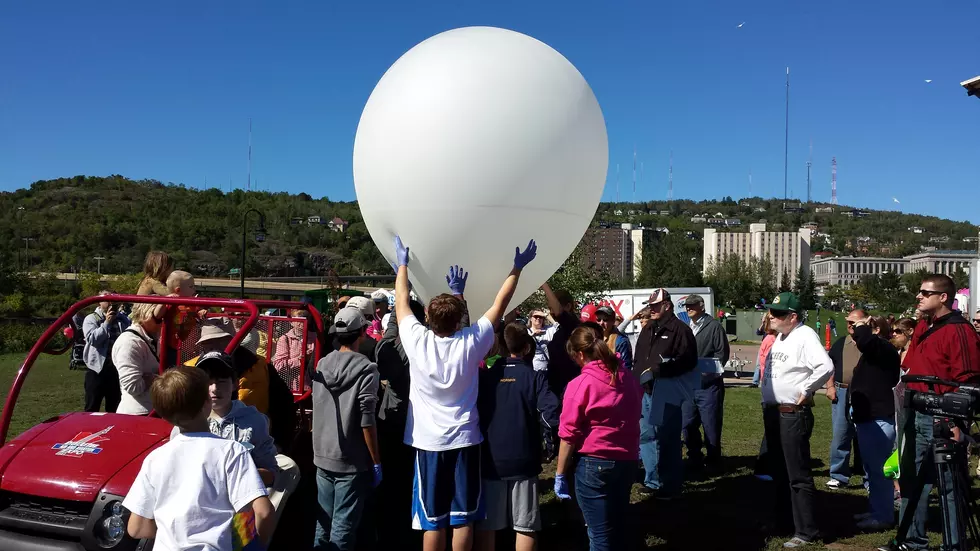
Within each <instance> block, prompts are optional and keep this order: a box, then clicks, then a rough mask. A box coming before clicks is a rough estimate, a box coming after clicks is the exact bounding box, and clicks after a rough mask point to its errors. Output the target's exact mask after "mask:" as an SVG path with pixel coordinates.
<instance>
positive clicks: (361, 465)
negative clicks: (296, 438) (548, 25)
mask: <svg viewBox="0 0 980 551" xmlns="http://www.w3.org/2000/svg"><path fill="white" fill-rule="evenodd" d="M378 383H379V377H378V366H377V365H375V364H374V363H372V362H371V361H370V360H368V358H367V356H365V355H363V354H359V353H357V352H341V351H339V350H335V351H333V352H331V353H330V354H327V356H326V357H324V358H322V359H321V360H320V362H319V363H318V364H317V365H316V372H315V373H314V374H313V463H314V464H315V465H316V466H317V467H319V468H321V469H323V470H325V471H331V472H335V473H356V472H363V471H369V470H371V465H372V461H371V456H370V454H369V453H368V449H367V444H366V443H365V442H364V433H363V431H362V429H363V428H364V427H372V426H374V425H375V419H374V412H375V409H376V406H377V403H378Z"/></svg>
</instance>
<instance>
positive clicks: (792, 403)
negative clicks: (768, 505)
mask: <svg viewBox="0 0 980 551" xmlns="http://www.w3.org/2000/svg"><path fill="white" fill-rule="evenodd" d="M769 313H770V314H771V315H772V321H771V322H770V327H771V328H772V329H773V330H775V331H776V332H777V333H778V335H777V337H776V341H775V342H774V343H773V345H772V349H771V351H770V352H769V358H768V359H767V360H766V369H765V375H764V378H763V380H762V385H761V388H762V420H763V423H764V424H765V431H766V443H767V444H768V449H769V458H770V462H771V465H770V466H771V468H772V477H773V480H774V482H775V485H776V491H777V499H776V514H777V515H778V516H779V517H780V518H778V519H777V523H778V524H779V525H777V527H776V528H777V529H779V528H783V527H784V526H785V527H786V528H789V525H790V524H792V525H793V529H794V536H793V539H791V540H789V541H788V542H786V543H784V544H783V547H785V548H790V549H792V548H798V547H803V546H805V545H809V544H811V543H814V541H815V540H816V539H817V538H818V537H819V535H820V532H819V529H818V527H817V522H816V519H815V516H814V515H815V507H814V501H815V499H816V493H817V490H816V488H814V486H813V477H812V476H810V434H811V433H812V432H813V412H812V411H811V409H810V408H811V406H812V405H813V393H814V392H816V391H817V390H818V389H819V388H821V387H823V386H824V383H826V382H827V380H828V379H830V376H831V375H833V373H834V364H833V362H832V361H831V360H830V356H829V355H827V351H826V350H824V348H823V345H821V344H820V338H819V337H818V336H817V334H816V333H815V332H814V331H813V329H810V328H809V327H807V326H806V325H803V318H802V313H803V308H802V306H800V301H799V299H798V298H796V295H794V294H793V293H781V294H780V295H779V296H777V297H776V298H775V299H774V300H773V301H772V304H771V305H770V307H769Z"/></svg>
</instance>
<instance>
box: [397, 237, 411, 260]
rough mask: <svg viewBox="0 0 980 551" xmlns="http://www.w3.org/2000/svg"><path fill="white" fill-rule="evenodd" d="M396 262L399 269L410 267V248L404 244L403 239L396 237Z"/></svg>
mask: <svg viewBox="0 0 980 551" xmlns="http://www.w3.org/2000/svg"><path fill="white" fill-rule="evenodd" d="M395 262H396V263H397V264H398V266H396V268H397V267H401V266H408V247H406V246H405V245H403V244H402V238H401V237H399V236H397V235H396V236H395Z"/></svg>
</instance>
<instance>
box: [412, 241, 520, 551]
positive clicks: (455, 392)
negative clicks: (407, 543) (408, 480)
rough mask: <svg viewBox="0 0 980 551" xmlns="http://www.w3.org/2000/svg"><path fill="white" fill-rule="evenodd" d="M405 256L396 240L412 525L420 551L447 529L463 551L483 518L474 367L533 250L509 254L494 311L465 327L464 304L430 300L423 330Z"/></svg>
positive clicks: (441, 540) (440, 543)
mask: <svg viewBox="0 0 980 551" xmlns="http://www.w3.org/2000/svg"><path fill="white" fill-rule="evenodd" d="M408 252H409V250H408V247H405V246H404V245H403V244H402V241H401V238H399V237H398V236H396V237H395V257H396V261H397V265H396V269H397V274H398V275H397V277H396V279H395V316H396V317H397V319H398V332H399V335H400V336H401V341H402V346H403V348H404V349H405V354H406V356H407V357H408V359H409V365H410V375H411V388H410V392H409V406H408V423H407V425H406V427H405V443H406V444H408V445H410V446H412V447H413V448H415V477H414V484H413V486H414V491H413V492H412V526H413V527H414V528H415V529H417V530H425V534H424V536H423V549H424V550H425V551H435V550H439V551H442V550H444V549H445V547H446V528H450V527H451V528H452V529H453V550H454V551H469V550H470V549H472V547H473V523H474V522H475V521H477V520H482V519H483V517H484V504H483V503H482V491H481V489H482V488H481V473H480V443H481V442H482V441H483V433H482V432H481V430H480V418H479V414H478V413H477V407H476V403H477V393H478V388H479V368H478V365H479V363H480V361H481V360H482V359H483V358H484V357H485V356H486V355H487V352H489V351H490V348H491V347H492V346H493V344H494V328H493V322H492V321H491V320H499V319H500V318H501V316H502V315H503V313H504V312H505V311H507V306H508V304H509V303H510V300H511V299H512V298H513V296H514V291H515V290H516V289H517V281H518V279H519V278H520V275H521V270H523V269H524V267H525V266H526V265H527V264H528V263H530V262H531V261H532V260H534V257H535V256H536V255H537V246H536V245H535V243H534V241H533V240H532V241H531V242H529V243H528V246H527V248H526V249H525V250H524V251H523V252H522V251H521V250H520V249H519V248H518V249H517V250H516V252H515V256H514V268H513V270H511V272H510V274H509V275H508V276H507V279H505V280H504V283H503V285H502V286H501V288H500V291H499V292H498V293H497V297H496V299H495V300H494V302H493V305H492V306H491V307H490V309H489V310H487V312H486V313H485V314H484V315H483V316H482V317H481V318H480V319H479V320H478V321H477V322H476V323H475V324H473V325H472V326H470V327H466V328H463V327H462V319H463V312H464V308H465V305H464V304H463V302H462V301H461V300H460V299H459V298H457V297H455V296H453V295H450V294H442V295H439V296H437V297H434V298H433V299H432V300H431V301H429V306H428V312H427V315H428V321H429V327H428V328H426V327H425V326H424V325H422V324H421V323H420V322H419V320H418V319H416V317H415V315H414V314H413V313H412V310H411V308H410V307H409V283H408ZM467 276H468V274H466V275H463V281H464V282H465V279H466V277H467Z"/></svg>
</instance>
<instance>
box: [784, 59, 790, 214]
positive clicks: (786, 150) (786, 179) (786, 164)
mask: <svg viewBox="0 0 980 551" xmlns="http://www.w3.org/2000/svg"><path fill="white" fill-rule="evenodd" d="M788 185H789V67H787V68H786V138H785V141H784V142H783V200H786V199H789V195H788V193H787V189H788Z"/></svg>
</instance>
